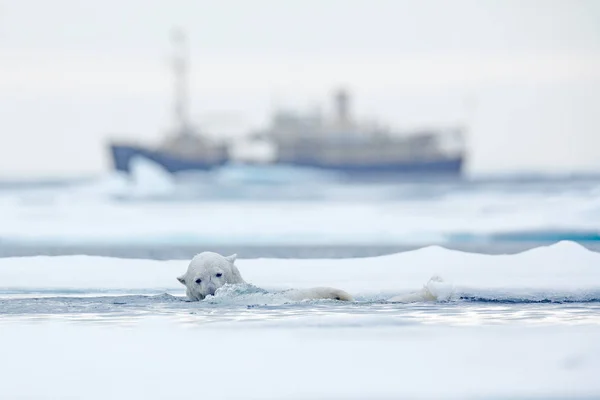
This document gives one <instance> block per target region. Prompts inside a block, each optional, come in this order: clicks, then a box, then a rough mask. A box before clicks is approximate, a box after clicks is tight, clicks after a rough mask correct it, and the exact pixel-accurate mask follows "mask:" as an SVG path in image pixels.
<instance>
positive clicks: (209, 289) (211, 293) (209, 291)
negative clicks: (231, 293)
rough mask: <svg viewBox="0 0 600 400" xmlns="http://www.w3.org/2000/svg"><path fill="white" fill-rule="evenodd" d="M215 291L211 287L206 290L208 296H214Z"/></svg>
mask: <svg viewBox="0 0 600 400" xmlns="http://www.w3.org/2000/svg"><path fill="white" fill-rule="evenodd" d="M216 291H217V290H216V289H215V288H213V287H211V288H208V294H210V295H211V296H214V295H215V292H216Z"/></svg>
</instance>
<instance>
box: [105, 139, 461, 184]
mask: <svg viewBox="0 0 600 400" xmlns="http://www.w3.org/2000/svg"><path fill="white" fill-rule="evenodd" d="M110 150H111V154H112V158H113V164H114V167H115V169H116V170H117V171H122V172H126V173H130V172H131V171H130V164H131V160H132V159H133V158H134V157H144V158H146V159H149V160H151V161H153V162H155V163H157V164H159V165H161V166H162V167H163V168H164V169H165V170H167V171H168V172H170V173H172V174H174V173H177V172H183V171H209V170H212V169H216V168H219V167H221V166H223V165H225V164H227V163H228V161H227V160H223V162H220V163H206V162H202V161H198V160H186V159H180V158H176V157H173V156H170V155H168V154H165V153H162V152H160V151H154V150H149V149H146V148H143V147H137V146H127V145H111V146H110ZM463 161H464V158H463V157H456V158H450V159H444V160H439V161H422V162H419V161H415V162H398V163H389V164H374V165H355V164H343V165H335V166H330V165H319V164H318V163H315V162H311V161H306V162H302V161H299V162H295V163H286V164H285V165H286V166H292V167H308V168H316V169H323V170H325V171H331V172H340V173H345V174H347V175H348V176H351V177H364V178H367V177H377V178H379V177H401V176H406V175H410V176H412V175H433V176H437V175H444V176H459V175H461V172H462V167H463ZM278 165H283V164H278Z"/></svg>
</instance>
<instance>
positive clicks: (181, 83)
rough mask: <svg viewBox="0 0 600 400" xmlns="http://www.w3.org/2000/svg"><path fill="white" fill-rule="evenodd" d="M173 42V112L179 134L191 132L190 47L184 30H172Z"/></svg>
mask: <svg viewBox="0 0 600 400" xmlns="http://www.w3.org/2000/svg"><path fill="white" fill-rule="evenodd" d="M171 43H172V44H173V49H174V55H173V72H174V75H175V87H174V89H175V90H174V96H175V98H174V103H173V114H174V118H175V123H176V125H177V127H178V131H179V134H181V135H187V134H190V133H191V132H190V126H189V74H188V72H189V49H188V43H187V38H186V35H185V33H184V31H183V30H182V29H180V28H174V29H173V30H172V32H171Z"/></svg>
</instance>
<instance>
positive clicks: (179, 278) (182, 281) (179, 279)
mask: <svg viewBox="0 0 600 400" xmlns="http://www.w3.org/2000/svg"><path fill="white" fill-rule="evenodd" d="M177 280H178V281H179V282H180V283H181V284H182V285H185V276H184V275H181V276H178V277H177Z"/></svg>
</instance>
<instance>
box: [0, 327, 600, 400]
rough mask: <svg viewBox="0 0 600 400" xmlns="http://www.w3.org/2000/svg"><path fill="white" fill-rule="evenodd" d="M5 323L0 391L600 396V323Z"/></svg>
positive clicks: (119, 395)
mask: <svg viewBox="0 0 600 400" xmlns="http://www.w3.org/2000/svg"><path fill="white" fill-rule="evenodd" d="M240 328H243V327H238V326H236V324H235V323H232V324H231V326H229V327H223V326H221V327H219V328H215V327H211V326H210V325H203V326H199V325H193V324H190V325H181V324H173V323H168V322H165V321H153V320H145V321H144V322H140V323H137V324H133V325H128V326H114V325H94V324H91V323H85V322H80V323H77V324H73V323H66V322H45V323H20V324H0V329H2V340H1V341H0V354H1V356H2V362H0V376H1V377H2V381H1V382H0V398H2V399H13V398H27V399H44V400H45V399H71V398H73V399H98V400H100V399H172V398H189V397H190V396H192V397H195V398H202V399H204V398H206V399H283V398H290V399H392V398H394V399H397V398H410V399H415V398H417V399H419V398H436V399H438V398H456V399H465V398H493V399H499V398H506V399H509V398H510V399H515V398H529V399H530V398H540V399H542V398H544V399H553V398H565V399H567V398H568V399H573V398H578V397H579V398H583V397H585V396H596V398H598V396H600V380H599V379H598V373H599V372H600V341H598V337H600V328H599V327H598V326H597V325H596V326H578V327H566V326H558V327H535V328H531V327H530V328H526V327H523V326H519V325H511V326H483V327H468V328H467V327H460V328H458V327H444V326H429V327H423V326H406V327H397V328H383V329H382V328H362V329H339V328H331V329H314V328H312V329H311V328H296V329H281V328H274V329H252V328H248V327H246V329H240Z"/></svg>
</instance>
